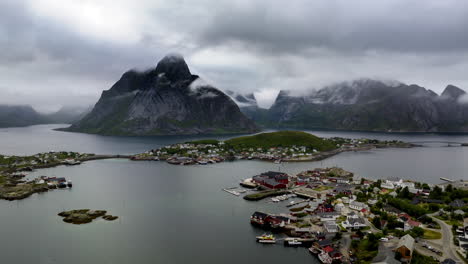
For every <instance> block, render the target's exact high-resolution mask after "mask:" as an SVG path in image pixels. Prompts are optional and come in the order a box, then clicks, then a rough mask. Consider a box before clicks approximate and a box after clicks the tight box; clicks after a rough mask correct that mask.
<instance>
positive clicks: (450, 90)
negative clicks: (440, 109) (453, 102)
mask: <svg viewBox="0 0 468 264" xmlns="http://www.w3.org/2000/svg"><path fill="white" fill-rule="evenodd" d="M464 94H466V92H465V91H464V90H462V89H460V88H458V87H456V86H454V85H451V84H449V85H447V87H445V90H444V91H443V92H442V94H441V97H443V98H444V99H458V98H459V97H460V96H462V95H464Z"/></svg>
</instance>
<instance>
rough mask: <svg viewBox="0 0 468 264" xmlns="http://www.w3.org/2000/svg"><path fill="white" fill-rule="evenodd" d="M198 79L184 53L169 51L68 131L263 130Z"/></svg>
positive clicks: (132, 74) (124, 80)
mask: <svg viewBox="0 0 468 264" xmlns="http://www.w3.org/2000/svg"><path fill="white" fill-rule="evenodd" d="M197 80H199V76H197V75H192V74H191V73H190V70H189V68H188V65H187V64H186V62H185V60H184V59H183V57H182V56H180V55H174V54H169V55H167V56H165V57H164V58H163V59H161V60H160V61H159V62H158V64H157V65H156V67H155V68H153V69H150V70H148V71H145V72H137V71H134V70H131V71H128V72H126V73H124V74H123V75H122V77H121V78H120V80H119V81H117V82H116V83H115V84H114V85H113V86H112V87H111V88H110V89H109V90H106V91H103V93H102V95H101V98H100V99H99V101H98V102H97V103H96V105H95V106H94V108H93V110H92V111H91V112H90V113H89V114H88V115H86V116H85V117H84V118H83V119H81V120H80V121H78V122H76V123H74V124H73V125H72V126H71V127H69V128H66V129H65V130H66V131H73V132H86V133H95V134H104V135H182V134H228V133H250V132H256V131H258V128H257V126H256V125H255V123H254V122H253V121H251V120H250V119H248V118H247V117H246V116H245V115H244V114H242V112H241V111H240V110H239V107H238V106H237V105H236V104H235V103H234V101H233V100H232V99H231V98H230V97H229V96H227V95H226V94H224V93H223V92H221V91H220V90H218V89H216V88H215V87H212V86H210V85H206V84H198V83H197V82H196V81H197Z"/></svg>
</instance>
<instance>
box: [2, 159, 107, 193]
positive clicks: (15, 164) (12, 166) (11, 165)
mask: <svg viewBox="0 0 468 264" xmlns="http://www.w3.org/2000/svg"><path fill="white" fill-rule="evenodd" d="M93 157H95V155H92V154H81V153H77V152H65V151H62V152H54V151H50V152H47V153H39V154H36V155H32V156H5V155H0V199H5V200H20V199H24V198H26V197H29V196H30V195H32V194H33V193H40V192H47V191H49V190H52V189H65V188H72V186H73V184H72V182H71V181H70V180H67V179H66V178H65V177H47V176H40V177H38V178H35V179H26V176H27V173H28V172H30V171H32V170H34V169H40V168H48V167H55V166H59V165H67V166H73V165H79V164H81V162H82V161H85V160H91V159H93ZM98 158H99V157H98Z"/></svg>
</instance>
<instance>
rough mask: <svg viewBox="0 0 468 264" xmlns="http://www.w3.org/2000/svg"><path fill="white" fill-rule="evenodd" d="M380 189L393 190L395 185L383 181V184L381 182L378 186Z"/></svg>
mask: <svg viewBox="0 0 468 264" xmlns="http://www.w3.org/2000/svg"><path fill="white" fill-rule="evenodd" d="M380 188H383V189H388V190H393V189H395V185H394V184H393V183H391V182H389V181H385V182H382V184H380Z"/></svg>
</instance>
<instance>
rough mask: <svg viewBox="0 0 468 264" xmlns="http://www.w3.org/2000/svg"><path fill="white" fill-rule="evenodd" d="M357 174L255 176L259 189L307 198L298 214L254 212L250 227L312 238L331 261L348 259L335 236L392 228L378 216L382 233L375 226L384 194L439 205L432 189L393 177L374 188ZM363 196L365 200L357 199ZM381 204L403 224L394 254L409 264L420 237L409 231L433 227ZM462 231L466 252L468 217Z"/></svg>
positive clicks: (457, 202) (330, 170)
mask: <svg viewBox="0 0 468 264" xmlns="http://www.w3.org/2000/svg"><path fill="white" fill-rule="evenodd" d="M353 176H354V175H353V174H352V173H350V172H347V171H345V170H342V169H340V168H326V169H314V170H308V171H304V172H301V173H299V174H297V175H296V176H289V175H287V174H286V173H283V172H272V171H269V172H265V173H262V174H259V175H256V176H254V177H252V181H253V182H255V183H256V184H257V185H261V186H263V187H264V188H266V189H272V190H276V189H285V190H287V191H289V192H291V193H293V194H295V195H297V196H299V197H303V198H306V200H303V203H301V204H300V205H299V203H298V205H297V206H294V207H293V208H292V209H294V210H290V212H289V213H288V214H281V215H270V214H266V213H263V212H255V213H254V214H253V215H252V216H251V219H250V220H251V223H252V224H255V225H258V226H260V227H262V228H264V229H276V230H277V231H279V232H284V233H285V234H287V235H289V236H293V237H301V238H312V239H313V240H314V241H315V243H314V244H313V245H314V246H313V247H314V252H318V253H320V254H325V255H326V256H325V255H322V257H324V258H326V259H332V260H337V259H341V258H342V257H343V250H341V252H340V250H339V247H337V246H336V241H335V244H333V243H332V242H331V241H332V240H331V239H332V238H335V237H336V236H337V234H338V233H343V232H349V233H351V238H352V239H353V237H355V235H353V234H354V233H355V232H356V231H357V230H361V231H364V230H365V231H364V232H365V233H378V232H382V229H384V228H388V226H387V225H388V221H386V220H383V219H380V218H378V219H380V225H379V229H377V228H376V227H375V226H374V224H373V222H375V221H374V220H375V219H374V218H376V217H379V215H375V214H374V213H373V212H374V211H373V210H371V207H373V206H375V205H377V203H379V202H381V201H382V195H384V196H385V195H389V196H390V197H396V196H397V192H400V191H401V190H402V189H403V188H407V189H408V191H409V192H410V193H413V194H415V197H416V198H415V199H414V200H413V201H411V200H410V201H411V203H413V204H417V203H419V202H424V203H432V202H434V203H435V202H437V201H432V200H433V199H429V198H428V195H429V194H430V191H431V189H427V188H426V189H419V188H417V186H421V185H420V184H415V183H413V182H408V181H403V180H401V179H395V178H389V179H387V180H382V181H379V183H380V187H374V186H376V184H375V183H376V181H371V180H364V179H355V178H353ZM377 186H378V185H377ZM430 188H434V186H431V187H430ZM363 192H365V193H366V195H365V196H364V197H367V198H366V199H364V200H363V199H362V197H363V196H362V195H360V194H362V193H363ZM358 197H361V198H359V199H358ZM273 199H274V198H272V200H273ZM416 200H417V202H416ZM441 203H443V202H442V201H441ZM289 206H290V205H288V207H289ZM380 206H381V209H380V210H381V211H382V212H385V213H386V214H388V215H389V216H392V217H393V219H396V221H397V222H398V223H399V224H398V225H397V226H401V227H396V228H395V227H392V229H390V230H389V231H390V232H392V231H393V228H395V229H399V230H400V233H403V234H406V235H404V236H402V237H401V238H399V239H398V238H395V239H396V242H395V241H394V244H393V245H392V248H391V250H392V251H393V252H394V254H396V256H398V257H400V260H401V261H402V262H408V263H409V262H410V260H411V257H412V254H413V251H414V243H415V238H414V237H412V236H411V235H409V234H412V233H411V232H410V231H411V230H412V229H414V228H420V227H424V228H431V227H432V226H430V225H427V224H423V223H422V222H420V221H419V220H418V219H417V218H416V217H414V216H411V215H409V214H408V213H406V212H402V211H400V210H399V209H397V208H395V207H393V206H390V205H387V204H385V203H384V204H383V207H382V204H381V205H380ZM449 206H451V207H454V208H465V207H464V206H465V203H464V201H463V200H460V199H458V200H454V201H452V202H451V203H450V204H449ZM459 211H460V212H461V213H462V214H465V212H464V211H463V210H460V209H459ZM392 221H393V220H392ZM392 226H395V224H392ZM457 232H458V233H459V236H460V237H459V240H460V246H461V248H463V247H464V246H465V247H466V248H468V218H467V219H465V226H464V229H463V228H460V229H459V230H457ZM340 237H341V236H340ZM383 239H385V240H382V241H388V238H386V237H384V238H383ZM395 239H393V240H395ZM465 244H466V245H465ZM348 250H349V249H347V250H345V251H348Z"/></svg>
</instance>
